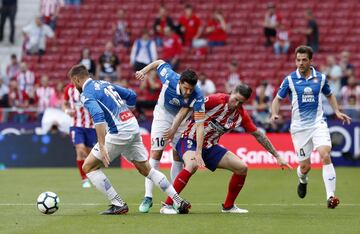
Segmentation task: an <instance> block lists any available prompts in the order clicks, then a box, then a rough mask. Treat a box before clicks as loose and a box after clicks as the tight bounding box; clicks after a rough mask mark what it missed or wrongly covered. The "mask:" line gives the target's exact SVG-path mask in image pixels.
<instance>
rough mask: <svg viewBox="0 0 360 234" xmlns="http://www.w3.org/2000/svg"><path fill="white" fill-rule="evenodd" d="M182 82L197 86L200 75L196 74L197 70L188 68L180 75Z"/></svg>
mask: <svg viewBox="0 0 360 234" xmlns="http://www.w3.org/2000/svg"><path fill="white" fill-rule="evenodd" d="M180 82H181V83H184V82H186V83H188V84H190V85H192V86H195V85H196V84H197V82H198V75H197V74H196V72H195V71H193V70H191V69H186V70H185V71H183V72H182V73H181V75H180Z"/></svg>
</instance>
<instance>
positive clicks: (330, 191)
mask: <svg viewBox="0 0 360 234" xmlns="http://www.w3.org/2000/svg"><path fill="white" fill-rule="evenodd" d="M322 175H323V180H324V184H325V190H326V199H329V197H333V196H334V194H335V187H336V173H335V168H334V165H333V164H332V163H330V164H328V165H323V169H322Z"/></svg>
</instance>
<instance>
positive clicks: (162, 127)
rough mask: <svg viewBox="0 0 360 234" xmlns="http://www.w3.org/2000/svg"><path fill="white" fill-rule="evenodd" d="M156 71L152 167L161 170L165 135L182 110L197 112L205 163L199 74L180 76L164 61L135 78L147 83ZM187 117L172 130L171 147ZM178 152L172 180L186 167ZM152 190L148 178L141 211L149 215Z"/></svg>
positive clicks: (200, 162)
mask: <svg viewBox="0 0 360 234" xmlns="http://www.w3.org/2000/svg"><path fill="white" fill-rule="evenodd" d="M154 69H156V70H157V74H158V76H159V78H160V80H161V82H162V84H163V85H162V89H161V93H160V96H159V99H158V102H157V105H156V106H155V109H154V119H153V122H152V126H151V151H150V160H149V161H150V165H151V166H152V167H153V168H155V169H159V167H160V166H159V164H160V159H161V156H162V153H163V150H164V148H165V146H166V143H167V141H166V140H165V138H164V137H165V135H166V134H167V132H168V131H169V130H170V129H171V127H172V123H173V120H174V118H175V116H176V114H177V113H178V112H179V110H180V109H181V108H182V107H191V109H192V110H193V111H194V119H195V125H196V130H197V133H198V134H197V135H196V140H197V141H198V142H199V143H198V145H199V147H198V148H197V150H196V157H195V159H196V160H197V162H198V163H199V164H203V162H202V158H201V148H202V144H203V143H202V142H203V130H204V124H203V121H204V116H205V114H204V113H205V110H204V97H203V95H202V93H201V90H200V89H199V87H197V86H196V84H197V81H198V76H197V74H196V73H195V72H194V71H192V70H185V71H184V72H182V73H181V75H180V74H177V73H176V72H174V71H173V70H172V68H171V66H170V64H168V63H165V62H164V61H163V60H157V61H154V62H152V63H151V64H149V65H147V66H146V67H145V68H143V69H142V70H140V71H137V72H136V74H135V77H136V78H137V79H140V80H144V79H145V78H146V77H147V76H148V75H151V74H148V73H149V72H150V71H151V70H154ZM186 119H187V116H185V115H184V116H182V119H181V122H182V124H181V125H180V126H179V127H177V128H176V129H173V131H174V132H175V133H176V134H175V136H174V139H173V140H172V148H173V149H174V148H175V146H176V142H177V140H178V139H179V138H180V136H181V133H182V132H183V131H184V130H185V127H186ZM176 155H177V154H176V152H174V150H173V158H174V161H173V163H172V166H171V180H172V181H173V180H174V179H175V177H176V176H177V175H178V174H179V172H180V171H181V170H182V168H183V163H182V162H180V159H179V158H178V157H176ZM152 189H153V183H152V181H150V180H149V179H147V178H146V179H145V197H144V199H143V201H142V203H141V204H140V206H139V211H140V212H142V213H147V212H149V210H150V208H151V207H152V204H153V202H152V197H153V194H152Z"/></svg>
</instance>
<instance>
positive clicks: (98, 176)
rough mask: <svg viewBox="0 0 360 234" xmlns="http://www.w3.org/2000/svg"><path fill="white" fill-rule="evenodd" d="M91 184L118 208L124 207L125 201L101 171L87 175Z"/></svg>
mask: <svg viewBox="0 0 360 234" xmlns="http://www.w3.org/2000/svg"><path fill="white" fill-rule="evenodd" d="M86 176H87V177H88V179H89V180H90V181H91V183H92V184H93V185H94V186H95V187H96V188H97V190H99V191H100V192H102V193H103V194H104V195H105V196H106V197H107V198H108V199H109V200H110V201H111V204H114V205H116V206H122V205H124V201H123V200H122V199H121V198H120V196H119V194H118V193H117V192H116V191H115V189H114V187H113V186H112V185H111V183H110V181H109V179H108V178H107V177H106V175H105V174H104V173H103V172H102V171H101V170H100V169H99V170H96V171H92V172H89V173H87V174H86Z"/></svg>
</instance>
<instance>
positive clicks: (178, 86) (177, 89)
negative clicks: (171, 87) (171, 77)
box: [176, 83, 181, 95]
mask: <svg viewBox="0 0 360 234" xmlns="http://www.w3.org/2000/svg"><path fill="white" fill-rule="evenodd" d="M176 94H177V95H181V91H180V84H179V83H177V85H176Z"/></svg>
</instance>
